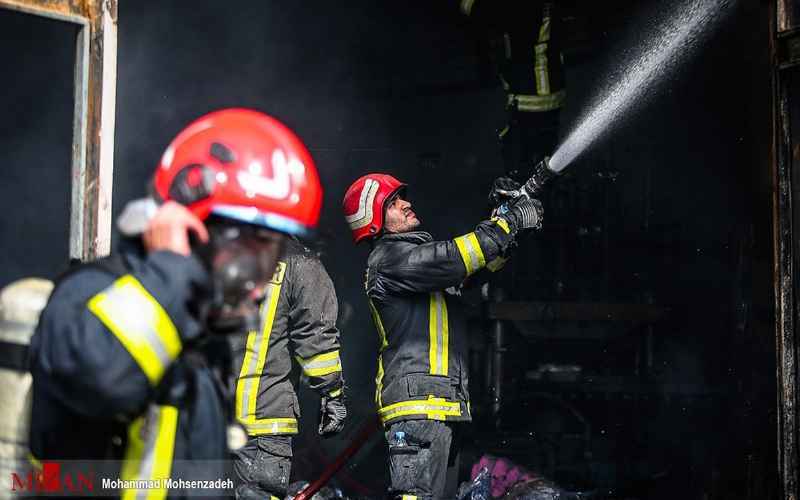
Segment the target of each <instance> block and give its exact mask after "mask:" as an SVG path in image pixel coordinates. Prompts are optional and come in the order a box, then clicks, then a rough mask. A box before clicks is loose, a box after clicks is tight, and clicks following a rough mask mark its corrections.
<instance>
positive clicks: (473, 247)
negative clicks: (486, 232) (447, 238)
mask: <svg viewBox="0 0 800 500" xmlns="http://www.w3.org/2000/svg"><path fill="white" fill-rule="evenodd" d="M453 241H455V243H456V248H458V253H459V254H461V260H462V261H463V262H464V267H465V268H466V270H467V276H469V275H471V274H473V273H474V272H475V271H478V270H480V269H481V268H483V266H485V265H486V259H485V258H484V256H483V250H481V245H480V243H479V242H478V237H477V236H476V235H475V233H474V232H473V233H468V234H465V235H464V236H459V237H457V238H455V239H454V240H453Z"/></svg>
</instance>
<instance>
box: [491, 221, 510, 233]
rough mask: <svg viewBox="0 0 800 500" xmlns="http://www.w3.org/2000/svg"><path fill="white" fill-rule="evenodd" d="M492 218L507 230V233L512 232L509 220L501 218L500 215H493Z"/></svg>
mask: <svg viewBox="0 0 800 500" xmlns="http://www.w3.org/2000/svg"><path fill="white" fill-rule="evenodd" d="M492 220H493V221H494V223H495V224H497V225H498V226H500V229H502V230H503V231H505V232H506V234H511V227H509V225H508V222H506V220H505V219H501V218H500V217H493V218H492Z"/></svg>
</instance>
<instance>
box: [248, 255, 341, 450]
mask: <svg viewBox="0 0 800 500" xmlns="http://www.w3.org/2000/svg"><path fill="white" fill-rule="evenodd" d="M337 314H338V303H337V299H336V291H335V290H334V288H333V283H332V282H331V279H330V277H329V276H328V273H327V272H326V271H325V268H324V267H323V265H322V263H321V262H320V261H319V259H318V258H316V256H314V255H313V253H312V252H311V251H310V250H308V249H306V248H304V247H303V246H302V245H300V243H298V242H296V241H294V240H290V241H289V242H287V249H286V255H285V258H284V260H283V261H282V262H279V263H278V268H277V269H276V271H275V275H274V276H273V279H272V282H271V283H270V285H269V287H268V289H267V294H266V297H265V300H264V303H263V306H262V314H261V326H260V328H259V330H258V331H252V332H249V333H248V334H247V336H246V337H241V338H240V339H237V340H235V341H234V359H235V360H236V365H235V366H236V370H237V373H238V380H237V384H236V417H237V419H238V420H239V421H240V422H241V423H242V425H244V426H245V428H246V429H247V432H248V434H249V435H251V436H258V435H266V434H269V435H276V434H297V431H298V429H297V419H298V417H299V415H300V407H299V404H298V401H297V395H296V392H295V390H296V387H297V382H298V379H299V374H300V373H302V374H303V375H304V376H305V377H306V378H307V380H308V382H309V386H310V387H311V388H312V389H314V390H316V391H318V392H319V393H321V394H330V393H332V392H335V391H339V390H341V388H342V385H343V380H342V364H341V360H340V357H339V331H338V330H337V329H336V317H337Z"/></svg>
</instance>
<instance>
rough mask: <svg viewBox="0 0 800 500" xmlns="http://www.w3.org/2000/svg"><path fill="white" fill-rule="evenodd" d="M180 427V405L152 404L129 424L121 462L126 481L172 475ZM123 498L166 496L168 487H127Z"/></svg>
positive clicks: (140, 499)
mask: <svg viewBox="0 0 800 500" xmlns="http://www.w3.org/2000/svg"><path fill="white" fill-rule="evenodd" d="M177 429H178V409H177V408H175V407H174V406H157V405H151V406H150V407H149V408H148V409H147V413H146V414H145V415H144V416H142V417H139V418H137V419H136V420H134V421H133V423H131V425H130V426H129V427H128V446H127V449H126V450H125V461H124V462H123V464H122V470H121V478H122V479H123V480H124V481H137V480H138V481H163V480H165V479H168V478H169V477H170V472H171V471H172V458H173V452H174V450H175V435H176V433H177ZM121 497H122V500H163V499H164V498H166V497H167V490H166V488H148V489H132V488H131V489H125V490H123V491H122V495H121Z"/></svg>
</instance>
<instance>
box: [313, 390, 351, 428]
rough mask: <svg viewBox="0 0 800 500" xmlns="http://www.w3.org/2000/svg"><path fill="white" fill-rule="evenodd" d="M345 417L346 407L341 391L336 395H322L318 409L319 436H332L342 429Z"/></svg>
mask: <svg viewBox="0 0 800 500" xmlns="http://www.w3.org/2000/svg"><path fill="white" fill-rule="evenodd" d="M346 418H347V407H346V406H345V405H344V398H343V397H342V392H341V391H339V394H337V395H336V396H333V397H331V396H322V399H321V400H320V409H319V428H318V429H317V431H318V432H319V434H320V435H321V436H332V435H333V434H337V433H339V432H340V431H341V430H342V429H344V420H345V419H346Z"/></svg>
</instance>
